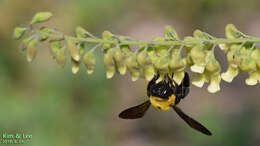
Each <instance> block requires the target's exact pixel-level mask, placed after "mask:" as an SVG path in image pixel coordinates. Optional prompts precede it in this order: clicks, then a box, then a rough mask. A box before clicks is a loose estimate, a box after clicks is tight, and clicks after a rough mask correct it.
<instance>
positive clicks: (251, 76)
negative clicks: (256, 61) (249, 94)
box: [246, 71, 260, 86]
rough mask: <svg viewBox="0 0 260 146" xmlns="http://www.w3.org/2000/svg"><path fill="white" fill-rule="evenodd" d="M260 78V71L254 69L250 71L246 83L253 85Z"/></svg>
mask: <svg viewBox="0 0 260 146" xmlns="http://www.w3.org/2000/svg"><path fill="white" fill-rule="evenodd" d="M259 80H260V73H259V71H252V72H249V77H248V78H247V79H246V84H247V85H250V86H253V85H256V84H257V82H258V81H259Z"/></svg>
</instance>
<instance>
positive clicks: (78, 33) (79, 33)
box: [75, 26, 87, 38]
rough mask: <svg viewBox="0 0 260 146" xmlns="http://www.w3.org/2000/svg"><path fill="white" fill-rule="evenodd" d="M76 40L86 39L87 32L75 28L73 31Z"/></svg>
mask: <svg viewBox="0 0 260 146" xmlns="http://www.w3.org/2000/svg"><path fill="white" fill-rule="evenodd" d="M75 33H76V36H77V38H87V31H86V30H85V29H84V28H82V27H80V26H79V27H77V28H76V30H75Z"/></svg>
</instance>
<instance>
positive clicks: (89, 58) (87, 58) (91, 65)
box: [83, 50, 96, 74]
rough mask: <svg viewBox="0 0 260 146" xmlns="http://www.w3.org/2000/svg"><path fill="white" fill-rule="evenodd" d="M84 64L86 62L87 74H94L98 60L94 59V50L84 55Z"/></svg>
mask: <svg viewBox="0 0 260 146" xmlns="http://www.w3.org/2000/svg"><path fill="white" fill-rule="evenodd" d="M83 62H84V64H85V67H86V69H87V73H88V74H92V73H93V71H94V69H95V66H96V58H95V57H94V55H93V51H92V50H90V51H88V52H87V53H86V54H85V55H84V57H83Z"/></svg>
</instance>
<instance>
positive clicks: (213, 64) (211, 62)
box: [206, 51, 220, 72]
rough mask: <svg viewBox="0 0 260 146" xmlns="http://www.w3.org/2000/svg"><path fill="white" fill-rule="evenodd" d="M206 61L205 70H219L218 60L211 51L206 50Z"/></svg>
mask: <svg viewBox="0 0 260 146" xmlns="http://www.w3.org/2000/svg"><path fill="white" fill-rule="evenodd" d="M207 59H208V62H207V65H206V70H207V71H208V72H220V65H219V62H218V61H217V60H216V59H215V57H214V54H212V52H211V51H208V57H207Z"/></svg>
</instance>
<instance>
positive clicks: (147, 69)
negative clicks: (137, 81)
mask: <svg viewBox="0 0 260 146" xmlns="http://www.w3.org/2000/svg"><path fill="white" fill-rule="evenodd" d="M143 71H144V76H145V79H146V80H147V81H150V80H152V79H153V77H154V75H155V69H154V67H153V65H148V66H144V67H143Z"/></svg>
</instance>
